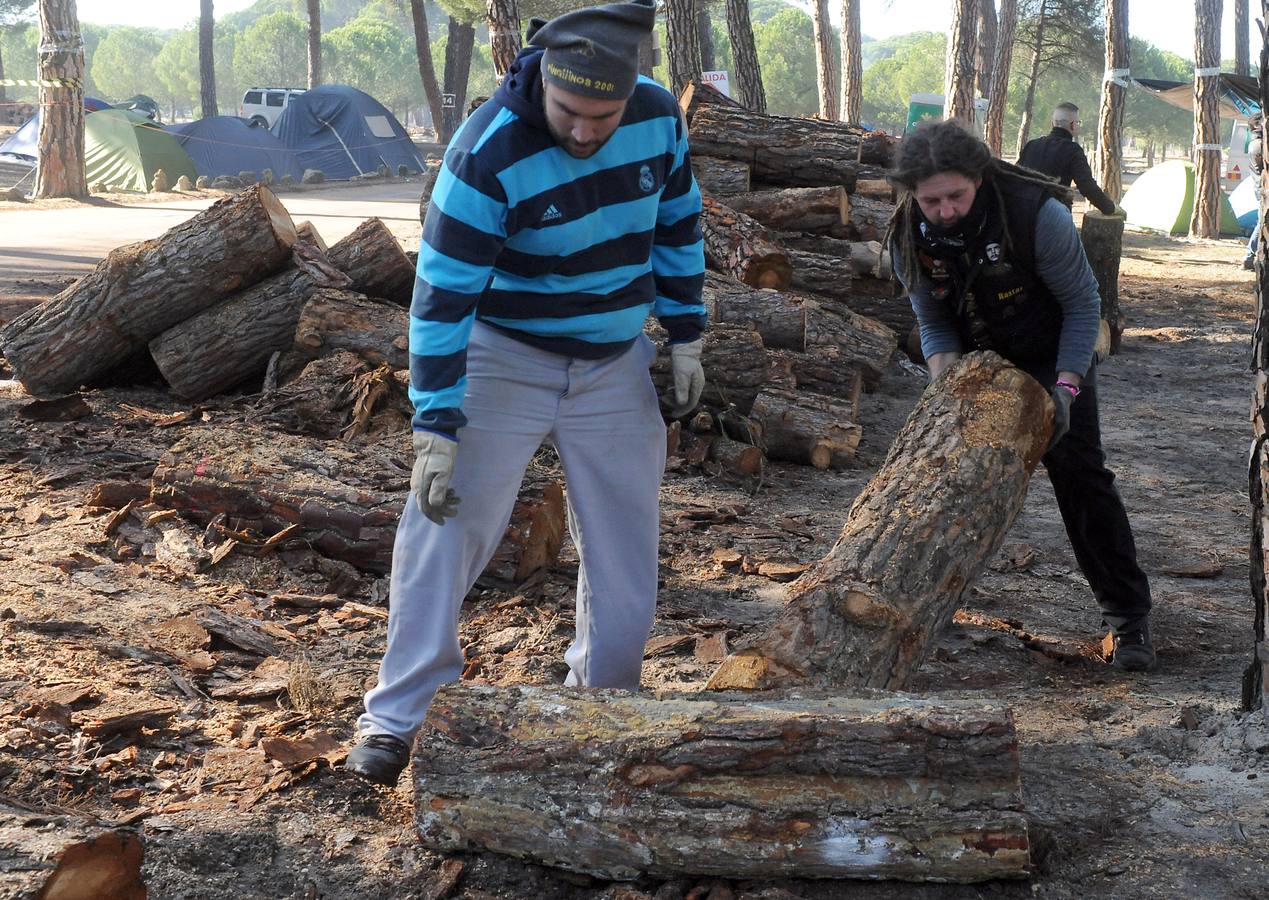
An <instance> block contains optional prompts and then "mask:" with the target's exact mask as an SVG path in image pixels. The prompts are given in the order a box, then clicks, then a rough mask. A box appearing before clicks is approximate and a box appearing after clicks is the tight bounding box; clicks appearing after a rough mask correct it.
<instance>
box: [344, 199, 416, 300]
mask: <svg viewBox="0 0 1269 900" xmlns="http://www.w3.org/2000/svg"><path fill="white" fill-rule="evenodd" d="M328 257H329V259H330V262H331V265H333V266H334V267H335V268H336V269H339V271H341V272H343V273H344V274H345V275H347V276H348V277H349V278H351V279H352V284H350V285H349V286H348V289H349V290H352V291H357V292H358V293H360V294H365V295H367V296H369V297H382V298H383V299H384V300H390V301H392V302H393V303H395V304H397V305H398V306H405V307H408V306H409V305H410V300H411V298H412V297H413V295H414V264H413V263H411V262H410V257H408V256H406V255H405V251H404V250H402V249H401V244H400V243H398V242H397V239H396V235H394V234H393V233H392V232H391V231H389V230H388V226H387V225H385V224H383V220H382V219H378V218H373V219H367V220H366V221H364V222H362V223H361V224H360V225H358V226H357V227H356V228H355V229H354V230H353V231H352V233H351V234H349V235H348V236H347V237H345V238H344V239H343V240H341V241H339V242H338V243H336V244H335V246H334V247H331V248H330V251H329V253H328Z"/></svg>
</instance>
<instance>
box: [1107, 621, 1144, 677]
mask: <svg viewBox="0 0 1269 900" xmlns="http://www.w3.org/2000/svg"><path fill="white" fill-rule="evenodd" d="M1112 635H1113V637H1114V641H1115V650H1114V654H1113V655H1112V656H1111V658H1110V664H1111V665H1112V666H1114V667H1115V668H1117V669H1124V670H1126V671H1128V672H1143V671H1145V670H1146V669H1153V668H1154V664H1155V654H1154V644H1153V643H1152V642H1151V640H1150V620H1149V619H1147V618H1141V619H1137V620H1136V621H1135V622H1131V623H1129V624H1127V625H1123V626H1121V627H1119V628H1116V629H1115V630H1114V631H1113V632H1112Z"/></svg>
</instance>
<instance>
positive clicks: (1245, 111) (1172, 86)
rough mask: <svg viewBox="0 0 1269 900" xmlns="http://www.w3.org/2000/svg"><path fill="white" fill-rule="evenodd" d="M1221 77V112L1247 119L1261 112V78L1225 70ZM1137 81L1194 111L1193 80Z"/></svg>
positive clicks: (1148, 79) (1146, 79)
mask: <svg viewBox="0 0 1269 900" xmlns="http://www.w3.org/2000/svg"><path fill="white" fill-rule="evenodd" d="M1219 79H1220V98H1221V101H1220V109H1221V115H1222V116H1226V117H1228V118H1234V119H1246V118H1249V117H1250V116H1251V115H1252V114H1253V113H1257V112H1260V82H1258V81H1257V80H1256V79H1254V78H1252V77H1251V76H1249V75H1232V74H1230V73H1228V72H1223V73H1221V75H1220V76H1219ZM1132 81H1133V83H1134V84H1135V85H1137V86H1138V87H1139V88H1141V89H1142V90H1144V91H1146V92H1148V93H1151V94H1154V95H1155V96H1156V97H1158V98H1159V99H1160V100H1162V101H1163V102H1165V103H1171V104H1172V105H1173V106H1176V107H1180V108H1181V109H1183V110H1185V111H1186V112H1193V111H1194V83H1193V82H1192V81H1161V80H1159V79H1157V78H1134V79H1132Z"/></svg>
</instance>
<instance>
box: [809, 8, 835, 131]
mask: <svg viewBox="0 0 1269 900" xmlns="http://www.w3.org/2000/svg"><path fill="white" fill-rule="evenodd" d="M811 25H812V29H813V32H814V36H815V80H816V84H817V86H818V88H819V97H820V118H821V119H823V120H825V121H827V122H836V121H837V117H838V103H839V101H838V93H837V71H836V68H835V66H834V65H833V63H834V56H835V55H836V54H834V53H833V23H832V21H831V20H830V19H829V17H828V0H811Z"/></svg>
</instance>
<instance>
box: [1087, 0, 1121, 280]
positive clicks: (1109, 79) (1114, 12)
mask: <svg viewBox="0 0 1269 900" xmlns="http://www.w3.org/2000/svg"><path fill="white" fill-rule="evenodd" d="M1128 66H1129V60H1128V0H1106V73H1107V74H1106V75H1104V76H1103V79H1102V103H1101V109H1100V111H1099V112H1098V114H1097V135H1098V138H1097V165H1096V167H1095V169H1096V172H1097V180H1098V181H1099V182H1100V183H1101V186H1102V190H1103V191H1105V192H1106V195H1107V196H1108V197H1110V199H1112V200H1114V201H1115V202H1116V203H1118V202H1119V200H1120V199H1121V198H1122V197H1123V195H1124V189H1123V180H1122V174H1123V143H1124V106H1125V105H1126V96H1125V95H1126V94H1127V92H1128V81H1127V77H1126V76H1120V75H1112V74H1110V73H1111V72H1112V71H1113V70H1116V69H1120V70H1125V71H1126V70H1127V69H1128ZM1116 270H1118V263H1116Z"/></svg>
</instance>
